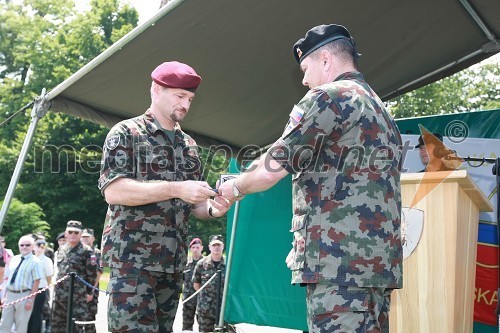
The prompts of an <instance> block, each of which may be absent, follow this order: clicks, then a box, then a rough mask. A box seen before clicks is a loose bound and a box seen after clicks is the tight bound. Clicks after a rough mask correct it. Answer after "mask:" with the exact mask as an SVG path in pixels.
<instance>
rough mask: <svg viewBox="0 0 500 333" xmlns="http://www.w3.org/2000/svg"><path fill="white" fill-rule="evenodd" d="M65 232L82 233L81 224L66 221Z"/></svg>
mask: <svg viewBox="0 0 500 333" xmlns="http://www.w3.org/2000/svg"><path fill="white" fill-rule="evenodd" d="M66 230H67V231H69V230H74V231H82V222H80V221H74V220H71V221H68V223H66Z"/></svg>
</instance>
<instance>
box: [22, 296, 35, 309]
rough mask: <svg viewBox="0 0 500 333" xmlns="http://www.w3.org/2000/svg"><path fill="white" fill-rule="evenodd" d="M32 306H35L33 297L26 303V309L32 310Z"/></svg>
mask: <svg viewBox="0 0 500 333" xmlns="http://www.w3.org/2000/svg"><path fill="white" fill-rule="evenodd" d="M32 308H33V299H32V298H30V299H27V300H26V303H24V309H25V310H26V311H30V310H31V309H32Z"/></svg>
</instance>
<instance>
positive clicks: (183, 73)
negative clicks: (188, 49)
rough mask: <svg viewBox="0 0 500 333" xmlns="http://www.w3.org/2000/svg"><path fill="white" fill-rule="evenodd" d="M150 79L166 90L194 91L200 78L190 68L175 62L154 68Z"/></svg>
mask: <svg viewBox="0 0 500 333" xmlns="http://www.w3.org/2000/svg"><path fill="white" fill-rule="evenodd" d="M151 78H152V79H153V81H154V82H156V83H158V84H159V85H160V86H163V87H167V88H181V89H186V90H189V91H193V92H194V91H195V90H196V88H198V86H199V85H200V82H201V77H200V76H199V75H198V74H196V72H195V71H194V69H193V68H191V67H190V66H188V65H186V64H183V63H180V62H177V61H169V62H164V63H163V64H161V65H159V66H158V67H156V68H155V70H154V71H153V72H152V73H151Z"/></svg>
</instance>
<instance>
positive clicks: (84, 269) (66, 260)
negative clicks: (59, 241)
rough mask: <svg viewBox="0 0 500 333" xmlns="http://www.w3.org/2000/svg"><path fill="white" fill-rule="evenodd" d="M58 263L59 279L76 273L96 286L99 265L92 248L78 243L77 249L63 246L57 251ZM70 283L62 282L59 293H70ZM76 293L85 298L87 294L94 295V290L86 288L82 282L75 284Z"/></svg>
mask: <svg viewBox="0 0 500 333" xmlns="http://www.w3.org/2000/svg"><path fill="white" fill-rule="evenodd" d="M56 263H57V271H58V273H57V279H60V278H62V277H63V276H65V275H66V274H69V273H72V272H75V273H76V274H78V275H79V276H80V277H81V278H82V279H84V280H85V281H87V282H88V283H90V284H91V285H93V284H94V282H95V279H96V277H97V269H98V265H97V262H96V260H95V254H94V251H92V248H91V247H90V246H88V245H84V244H82V243H78V244H77V245H76V246H75V247H71V246H70V245H69V244H65V245H63V246H62V247H60V248H59V250H58V251H57V257H56ZM69 282H70V279H66V280H64V281H63V282H61V284H60V285H58V287H57V288H56V290H57V292H61V293H67V292H69ZM80 286H81V287H80ZM75 293H76V295H77V297H85V293H87V294H89V295H90V294H92V293H93V289H92V288H90V287H85V285H84V284H82V283H80V282H75ZM59 295H60V294H59Z"/></svg>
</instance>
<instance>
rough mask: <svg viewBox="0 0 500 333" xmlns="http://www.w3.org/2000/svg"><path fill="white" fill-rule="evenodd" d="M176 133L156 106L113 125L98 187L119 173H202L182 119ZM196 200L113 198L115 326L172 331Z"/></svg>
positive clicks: (106, 257) (186, 176)
mask: <svg viewBox="0 0 500 333" xmlns="http://www.w3.org/2000/svg"><path fill="white" fill-rule="evenodd" d="M173 139H174V140H173V143H172V141H171V139H170V138H169V137H168V134H167V132H166V131H165V130H163V129H162V127H161V126H160V124H159V123H158V121H157V120H156V119H155V118H154V116H153V115H152V113H151V111H150V110H148V111H147V112H146V113H145V114H143V115H141V116H139V117H136V118H133V119H128V120H125V121H122V122H120V123H118V124H117V125H115V126H114V127H113V128H112V129H111V131H110V132H109V134H108V137H107V139H106V142H105V145H104V153H103V161H102V169H101V176H100V178H99V189H100V190H101V191H104V189H105V187H106V186H107V185H108V184H109V183H111V182H112V181H114V180H116V179H118V178H131V179H135V180H138V181H143V182H154V181H185V180H203V177H202V175H201V161H200V158H199V156H198V152H197V147H196V143H195V142H194V140H193V139H192V138H191V137H190V136H188V135H187V134H185V133H184V132H183V131H182V130H181V128H180V127H179V126H178V125H177V126H176V128H175V129H174V136H173ZM191 208H192V205H191V204H189V203H186V202H185V201H183V200H181V199H177V198H174V199H170V200H167V201H162V202H158V203H152V204H148V205H142V206H135V207H131V206H124V205H109V208H108V211H107V214H106V221H105V226H104V231H103V239H102V242H103V246H102V260H103V265H105V266H109V267H110V268H111V277H110V281H109V285H108V291H109V292H111V296H110V300H109V304H108V328H109V330H110V331H125V330H133V329H136V330H137V331H138V332H158V331H160V332H169V331H171V329H172V325H173V321H174V318H175V312H176V309H177V304H178V301H179V297H178V295H179V293H180V292H181V287H182V283H181V273H182V271H183V269H184V267H185V266H186V261H187V244H186V239H187V232H188V224H187V223H188V218H189V215H190V213H191ZM152 299H155V300H156V302H151V300H152ZM144 304H148V305H149V306H148V307H145V306H144Z"/></svg>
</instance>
